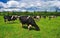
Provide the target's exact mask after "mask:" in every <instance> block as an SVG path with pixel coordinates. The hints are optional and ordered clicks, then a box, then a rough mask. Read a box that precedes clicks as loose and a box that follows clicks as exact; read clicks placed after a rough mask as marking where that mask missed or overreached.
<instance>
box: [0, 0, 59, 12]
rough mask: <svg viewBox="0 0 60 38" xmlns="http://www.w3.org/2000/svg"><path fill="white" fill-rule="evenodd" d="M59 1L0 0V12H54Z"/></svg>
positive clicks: (57, 7)
mask: <svg viewBox="0 0 60 38" xmlns="http://www.w3.org/2000/svg"><path fill="white" fill-rule="evenodd" d="M56 9H57V10H60V0H0V11H27V10H28V11H45V10H47V11H55V10H56Z"/></svg>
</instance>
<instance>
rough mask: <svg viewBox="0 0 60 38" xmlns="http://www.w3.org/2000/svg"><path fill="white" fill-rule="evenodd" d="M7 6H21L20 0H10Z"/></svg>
mask: <svg viewBox="0 0 60 38" xmlns="http://www.w3.org/2000/svg"><path fill="white" fill-rule="evenodd" d="M7 6H8V7H17V8H18V7H19V2H17V1H8V2H7Z"/></svg>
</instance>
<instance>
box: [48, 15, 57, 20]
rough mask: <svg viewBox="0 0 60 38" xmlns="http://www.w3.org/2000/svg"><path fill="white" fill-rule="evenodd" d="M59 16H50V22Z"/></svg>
mask: <svg viewBox="0 0 60 38" xmlns="http://www.w3.org/2000/svg"><path fill="white" fill-rule="evenodd" d="M56 17H57V16H49V20H51V19H52V18H56Z"/></svg>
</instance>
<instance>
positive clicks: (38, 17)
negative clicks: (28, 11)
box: [33, 16, 41, 19]
mask: <svg viewBox="0 0 60 38" xmlns="http://www.w3.org/2000/svg"><path fill="white" fill-rule="evenodd" d="M33 18H35V19H40V18H41V16H33Z"/></svg>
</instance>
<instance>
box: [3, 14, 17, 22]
mask: <svg viewBox="0 0 60 38" xmlns="http://www.w3.org/2000/svg"><path fill="white" fill-rule="evenodd" d="M16 19H17V17H16V16H14V15H13V16H9V15H5V16H4V22H7V21H15V20H16Z"/></svg>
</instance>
